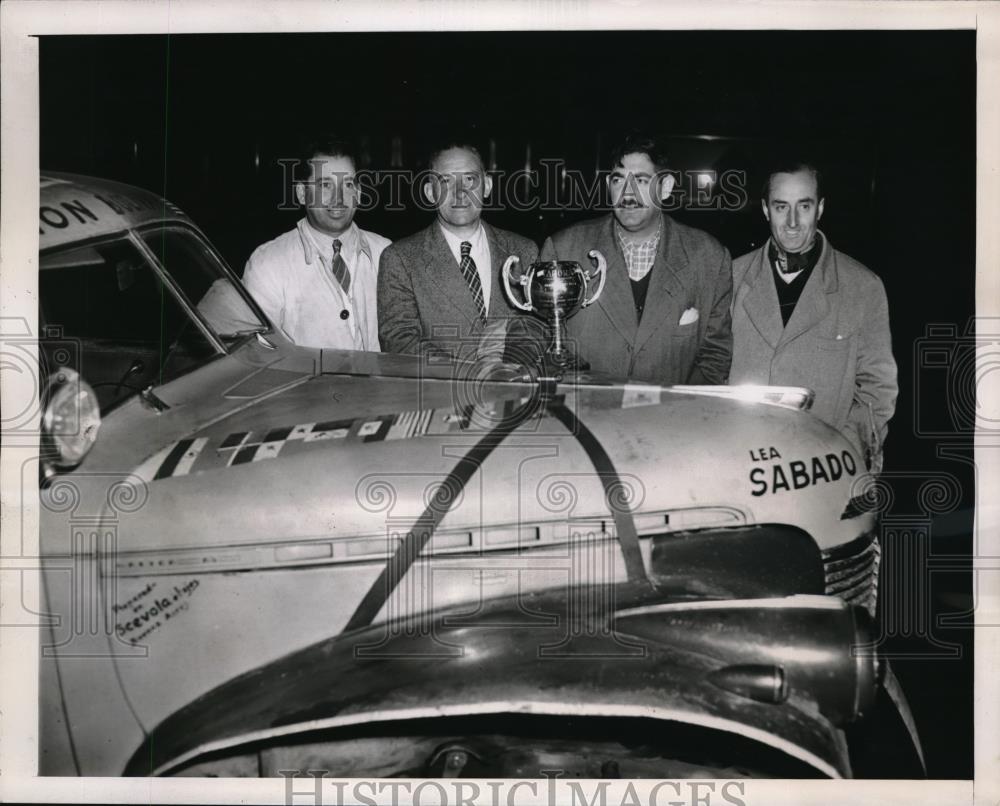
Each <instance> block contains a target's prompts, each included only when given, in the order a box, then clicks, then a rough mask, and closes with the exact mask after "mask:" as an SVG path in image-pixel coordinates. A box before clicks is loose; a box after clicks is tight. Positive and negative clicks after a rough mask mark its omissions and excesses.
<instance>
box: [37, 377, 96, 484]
mask: <svg viewBox="0 0 1000 806" xmlns="http://www.w3.org/2000/svg"><path fill="white" fill-rule="evenodd" d="M43 400H45V401H47V402H46V404H45V411H44V412H43V414H42V439H43V441H44V444H43V452H42V453H43V456H44V458H45V461H44V472H45V475H46V476H51V475H53V474H54V473H55V472H56V470H57V469H59V470H67V469H69V468H72V467H75V466H76V465H78V464H80V462H81V461H83V457H84V456H86V455H87V452H88V451H89V450H90V449H91V447H92V446H93V444H94V442H95V441H96V440H97V432H98V430H99V429H100V427H101V412H100V408H99V406H98V404H97V395H95V394H94V390H93V389H92V388H91V387H90V384H88V383H87V382H86V381H85V380H83V378H81V377H80V375H79V374H78V373H77V372H75V371H74V370H72V369H69V368H68V367H60V368H59V369H58V370H56V371H55V372H54V373H52V375H51V376H50V377H49V380H48V383H47V384H46V388H45V394H44V397H43Z"/></svg>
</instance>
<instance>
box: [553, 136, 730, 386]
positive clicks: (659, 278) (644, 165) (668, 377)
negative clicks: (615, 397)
mask: <svg viewBox="0 0 1000 806" xmlns="http://www.w3.org/2000/svg"><path fill="white" fill-rule="evenodd" d="M666 167H667V166H666V159H665V156H664V154H663V152H662V150H661V149H660V147H659V145H658V144H657V143H656V141H655V140H653V139H651V138H648V137H643V136H638V135H633V136H630V137H628V138H626V139H625V140H624V142H622V144H621V145H619V146H618V148H617V149H615V151H614V153H613V154H612V170H611V174H610V176H609V177H608V189H609V191H610V197H611V204H612V212H611V214H609V215H603V216H601V217H599V218H594V219H590V220H588V221H583V222H581V223H579V224H574V225H572V226H570V227H567V228H566V229H564V230H562V231H561V232H557V233H556V234H555V235H553V236H552V237H551V238H549V239H548V240H547V241H546V242H545V245H544V246H543V247H542V260H574V261H576V262H577V263H579V264H580V265H581V266H583V267H585V268H588V269H589V268H590V267H591V266H592V263H591V262H590V260H589V258H588V256H587V253H588V252H589V251H590V250H591V249H596V250H597V251H599V252H600V253H601V254H603V255H604V256H605V258H606V259H607V262H608V269H607V271H608V276H607V281H606V283H605V286H604V292H603V293H602V294H601V296H600V298H599V299H598V300H597V302H596V303H594V304H593V305H591V306H590V307H588V308H585V309H584V310H582V311H580V312H579V313H577V314H576V316H574V317H573V318H572V319H570V320H569V322H568V324H567V335H568V338H569V339H570V342H571V346H572V348H573V349H574V350H575V351H576V352H577V354H578V355H579V357H580V358H581V359H582V360H584V361H587V362H589V363H590V368H591V370H593V371H597V372H602V373H607V374H609V375H613V376H616V377H619V378H623V379H626V380H632V381H646V382H651V383H658V384H664V385H669V384H686V383H690V384H703V383H710V384H723V383H725V382H726V379H727V377H728V375H729V362H730V359H731V355H732V332H731V323H730V314H729V303H730V297H731V294H732V273H731V263H730V258H729V252H727V251H726V249H725V248H724V247H723V246H722V245H721V244H720V243H719V242H718V241H716V240H715V238H713V237H712V236H711V235H708V234H707V233H705V232H702V231H701V230H697V229H693V228H692V227H687V226H685V225H683V224H680V223H678V222H677V221H674V220H673V219H672V218H671V217H670V216H669V215H667V214H666V213H664V212H663V202H664V201H665V200H666V199H667V198H668V197H669V195H670V193H671V191H672V190H673V186H674V177H673V176H671V175H670V174H669V173H667V171H666Z"/></svg>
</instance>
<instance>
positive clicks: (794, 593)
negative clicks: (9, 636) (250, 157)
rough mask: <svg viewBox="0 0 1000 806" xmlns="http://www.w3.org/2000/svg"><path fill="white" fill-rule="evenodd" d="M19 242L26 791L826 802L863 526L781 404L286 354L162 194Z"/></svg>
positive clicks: (69, 192) (849, 719) (127, 198)
mask: <svg viewBox="0 0 1000 806" xmlns="http://www.w3.org/2000/svg"><path fill="white" fill-rule="evenodd" d="M39 225H40V235H39V239H40V258H39V269H40V274H39V290H40V326H41V328H42V332H43V343H42V349H41V353H42V356H43V360H44V362H45V366H46V372H45V383H44V389H43V392H44V400H45V403H46V410H45V413H44V415H43V426H44V434H43V436H42V442H41V450H40V466H39V467H38V468H37V472H38V477H39V479H40V484H41V499H42V512H41V544H42V552H43V555H44V558H45V559H44V570H43V573H42V582H43V613H42V616H41V621H42V625H43V627H42V640H41V653H42V663H41V676H42V679H41V685H40V692H41V730H40V753H41V757H40V770H41V773H42V774H43V775H121V774H129V775H161V774H180V775H226V776H232V775H278V774H280V771H281V770H288V769H300V770H305V769H315V768H321V769H326V770H331V771H333V772H334V773H335V774H337V775H341V776H355V777H356V776H371V775H380V776H392V775H415V776H428V775H474V776H485V775H522V776H523V775H528V776H536V775H540V774H541V771H542V770H544V769H547V768H560V769H564V770H566V771H567V775H569V776H570V777H616V776H619V775H620V776H626V777H638V776H654V777H679V776H686V775H695V776H705V775H719V776H727V777H731V776H743V775H765V776H774V775H777V776H781V777H796V776H830V777H844V776H850V775H851V774H852V764H851V753H850V752H849V747H848V743H847V741H846V738H845V737H846V736H847V735H848V733H850V731H852V730H854V729H853V728H851V729H849V730H848V726H849V725H851V724H854V723H857V722H858V721H859V720H861V724H864V717H865V716H866V714H867V713H869V712H870V711H871V710H872V707H873V703H875V702H876V700H877V696H876V694H877V691H878V690H879V687H880V685H883V684H884V681H885V680H886V679H890V680H891V674H889V675H888V676H887V672H886V666H885V664H882V663H880V662H879V660H878V658H877V653H876V651H875V648H876V642H875V638H874V632H873V630H872V626H871V613H872V612H873V610H874V607H875V602H876V585H875V581H876V579H877V573H876V571H877V563H878V542H877V540H876V512H875V509H876V505H877V500H876V497H873V495H872V484H871V482H872V479H871V477H870V476H869V475H868V473H867V471H866V468H865V466H864V464H863V461H862V459H861V457H859V456H858V454H857V453H856V452H855V451H854V449H853V448H852V447H851V446H850V444H849V443H848V442H847V441H846V440H845V439H844V438H843V437H842V436H840V435H839V434H838V433H837V432H835V431H834V430H832V429H831V428H829V427H828V426H826V425H824V424H823V423H821V422H820V421H819V420H817V419H816V418H815V417H813V416H812V415H810V414H809V412H808V406H809V402H810V398H811V394H810V393H809V391H808V390H800V389H778V388H735V387H734V388H730V387H681V386H676V387H658V386H648V385H628V384H622V383H618V382H616V381H615V380H614V379H607V378H599V377H595V376H591V375H588V374H585V373H567V374H566V375H565V376H564V377H562V378H560V379H558V380H554V379H552V378H539V377H538V376H537V373H533V372H532V371H531V368H530V367H528V368H523V369H524V372H523V373H519V372H513V373H511V372H510V371H509V369H510V368H509V366H507V365H503V367H502V369H503V371H499V372H498V371H495V370H496V366H495V365H494V363H492V362H494V361H495V359H494V358H493V357H490V356H484V357H483V358H482V359H481V360H476V359H471V360H468V361H454V362H452V363H447V362H445V363H442V362H441V360H440V358H439V357H437V358H435V359H434V360H433V361H431V360H429V359H428V360H424V359H423V358H421V357H413V356H399V355H390V354H381V353H355V352H348V351H341V350H319V349H306V348H302V347H297V346H295V345H293V344H291V343H290V342H289V341H288V340H287V339H285V338H284V337H283V335H282V334H281V332H280V331H279V330H278V329H277V328H275V327H274V326H273V325H272V324H271V323H270V322H269V321H268V320H267V318H266V316H265V315H264V314H263V313H262V312H261V310H260V309H259V307H258V306H257V305H256V304H255V302H254V301H253V299H252V298H251V297H250V296H249V295H248V294H247V293H246V291H245V290H244V289H243V287H242V285H241V284H240V282H239V280H238V279H237V278H236V277H235V276H234V275H233V273H232V272H231V271H230V270H229V269H228V268H227V266H226V265H225V263H224V261H223V260H222V258H221V257H220V255H219V254H218V253H217V252H216V250H215V249H214V248H213V247H212V245H211V244H210V242H209V241H208V239H207V238H206V237H205V236H204V234H203V233H202V232H201V231H200V230H199V229H198V228H197V226H196V225H195V224H194V223H193V222H192V221H191V220H190V219H188V218H187V217H186V216H185V215H184V214H183V213H182V212H181V211H180V210H178V209H177V208H176V207H174V206H172V205H171V204H170V203H169V202H167V201H165V200H164V199H162V198H160V197H158V196H155V195H153V194H151V193H148V192H146V191H142V190H139V189H137V188H133V187H130V186H125V185H120V184H116V183H112V182H108V181H103V180H96V179H89V178H84V177H77V176H70V175H59V174H48V175H45V176H43V178H42V194H41V207H40V213H39ZM897 694H898V692H897ZM895 701H896V703H897V704H899V707H900V708H902V710H903V711H904V712H905V710H906V709H905V702H903V701H902V700H901V699H900V697H898V696H897V697H896V700H895ZM905 716H906V714H905V713H904V717H905ZM845 730H847V732H846V733H845ZM915 752H918V750H916V751H915Z"/></svg>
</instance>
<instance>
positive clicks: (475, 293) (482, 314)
mask: <svg viewBox="0 0 1000 806" xmlns="http://www.w3.org/2000/svg"><path fill="white" fill-rule="evenodd" d="M471 252H472V244H471V243H469V242H468V241H462V262H461V264H460V267H461V269H462V276H463V277H464V278H465V282H467V283H468V284H469V290H470V291H471V292H472V298H473V299H474V300H475V301H476V309H477V310H478V311H479V318H480V319H482V320H484V321H485V320H486V305H485V304H484V303H483V286H482V284H481V283H480V282H479V270H478V269H477V268H476V261H474V260H473V259H472V254H471Z"/></svg>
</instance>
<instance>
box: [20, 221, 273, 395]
mask: <svg viewBox="0 0 1000 806" xmlns="http://www.w3.org/2000/svg"><path fill="white" fill-rule="evenodd" d="M141 237H142V238H143V240H144V241H145V243H146V244H147V245H148V246H149V248H150V250H151V251H152V252H153V253H154V254H155V255H156V258H157V260H158V261H159V262H160V264H161V265H162V266H164V267H165V268H166V270H167V272H168V273H169V275H170V277H171V279H172V280H173V283H174V284H175V285H176V288H174V287H172V286H171V285H170V284H168V283H165V282H164V281H163V280H162V278H161V276H160V274H159V272H158V271H157V270H156V269H155V268H154V266H153V265H152V263H151V262H150V260H149V259H148V257H147V253H145V252H143V251H142V250H141V249H140V248H139V247H138V246H137V245H136V243H135V242H133V241H132V240H131V239H130V238H129V237H128V235H126V234H122V235H120V236H117V237H114V238H110V239H107V240H104V241H100V242H96V243H88V244H86V245H73V246H68V247H64V248H61V249H58V250H52V251H49V252H45V253H43V254H42V255H41V256H40V262H39V268H40V274H39V303H40V314H41V321H42V323H43V331H42V340H41V351H40V352H41V355H42V358H43V360H44V362H45V367H46V370H47V371H52V370H54V369H56V368H57V367H60V366H68V367H70V368H72V369H74V370H76V371H77V372H79V373H80V375H81V376H82V377H83V378H85V379H86V380H87V381H88V382H89V383H90V384H91V386H92V387H93V388H94V391H95V393H96V394H97V397H98V401H99V403H100V406H101V409H102V411H106V410H107V409H109V408H111V407H113V406H115V405H117V404H118V403H120V402H121V401H123V400H124V399H126V398H128V397H130V396H131V395H133V394H135V393H137V392H139V391H141V390H142V389H144V388H146V387H148V386H149V385H150V384H155V385H160V384H164V383H167V382H169V381H171V380H173V379H174V378H177V377H179V376H181V375H184V374H185V373H187V372H189V371H191V370H192V369H194V368H195V367H197V366H200V365H201V364H203V363H205V362H206V361H209V360H211V359H213V358H215V357H217V356H219V355H222V354H224V352H225V348H226V347H227V346H228V344H229V343H231V342H233V341H234V340H236V339H241V338H245V337H246V336H247V335H248V334H252V333H255V332H265V331H266V330H267V329H268V325H267V324H266V321H265V320H264V319H263V317H261V316H260V315H258V314H257V313H256V312H255V311H254V308H253V307H252V306H251V305H250V304H249V303H248V302H247V301H246V299H245V297H244V296H243V295H242V294H241V293H240V291H239V289H238V288H237V287H236V285H235V284H234V283H233V281H232V280H230V279H229V276H228V274H227V273H226V272H225V271H224V269H223V267H222V264H221V262H220V261H219V259H218V257H217V256H216V255H215V254H214V253H213V252H212V250H211V249H210V248H209V247H208V245H207V244H206V243H205V242H204V240H202V238H201V237H200V236H199V235H198V234H197V233H196V232H194V231H192V230H188V229H185V228H182V227H157V228H154V229H151V230H147V231H145V232H144V233H142V236H141ZM194 311H197V312H198V314H200V316H197V315H195V314H194Z"/></svg>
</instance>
